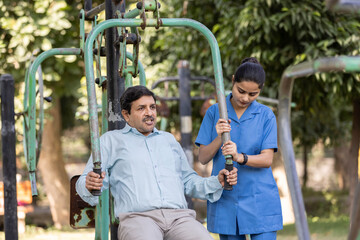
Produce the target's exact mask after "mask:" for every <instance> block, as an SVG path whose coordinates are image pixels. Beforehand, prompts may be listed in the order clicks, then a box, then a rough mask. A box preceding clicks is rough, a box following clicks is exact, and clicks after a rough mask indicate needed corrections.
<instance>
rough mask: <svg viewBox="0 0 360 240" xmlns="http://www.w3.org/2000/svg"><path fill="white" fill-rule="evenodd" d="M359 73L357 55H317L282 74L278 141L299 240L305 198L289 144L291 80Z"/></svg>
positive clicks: (303, 238) (305, 230) (304, 234)
mask: <svg viewBox="0 0 360 240" xmlns="http://www.w3.org/2000/svg"><path fill="white" fill-rule="evenodd" d="M333 71H338V72H343V71H345V72H360V57H347V56H342V57H332V58H320V59H318V60H315V61H311V62H305V63H301V64H298V65H295V66H291V67H288V68H287V69H286V70H285V72H284V73H283V75H282V78H281V81H280V87H279V106H278V110H279V126H281V127H280V128H279V141H280V148H281V153H282V155H283V158H284V165H285V172H286V177H287V182H288V185H289V189H290V194H291V199H292V205H293V209H294V213H295V219H296V220H295V226H296V230H297V234H298V237H299V239H300V240H308V239H310V233H309V227H308V224H307V219H306V212H305V207H304V201H303V197H302V193H301V187H300V183H299V178H298V176H297V172H296V166H295V153H294V148H293V145H292V137H291V125H290V113H291V95H292V90H293V85H294V81H295V79H297V78H300V77H305V76H308V75H311V74H315V73H318V72H333Z"/></svg>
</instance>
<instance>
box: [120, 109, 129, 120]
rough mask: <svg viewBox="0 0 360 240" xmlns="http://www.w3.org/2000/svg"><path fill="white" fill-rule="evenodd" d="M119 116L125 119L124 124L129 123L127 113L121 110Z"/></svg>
mask: <svg viewBox="0 0 360 240" xmlns="http://www.w3.org/2000/svg"><path fill="white" fill-rule="evenodd" d="M121 114H122V115H123V118H124V119H125V121H126V122H128V121H129V112H128V111H126V110H121Z"/></svg>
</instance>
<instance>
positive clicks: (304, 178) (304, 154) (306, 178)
mask: <svg viewBox="0 0 360 240" xmlns="http://www.w3.org/2000/svg"><path fill="white" fill-rule="evenodd" d="M303 147H304V149H303V150H304V152H303V162H304V175H303V187H306V184H307V180H308V160H309V159H308V146H307V145H305V144H304V146H303Z"/></svg>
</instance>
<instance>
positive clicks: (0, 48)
mask: <svg viewBox="0 0 360 240" xmlns="http://www.w3.org/2000/svg"><path fill="white" fill-rule="evenodd" d="M80 3H81V1H80V0H78V1H75V0H74V1H50V0H42V1H40V0H37V1H3V0H0V11H1V12H2V13H3V14H1V15H0V56H1V57H0V66H2V67H1V68H0V74H4V73H9V74H11V75H12V76H13V77H14V79H15V84H16V90H17V93H16V94H17V95H19V96H21V97H20V98H22V95H23V82H24V78H25V72H26V68H28V67H29V64H30V61H31V60H32V54H33V53H34V52H38V53H39V52H43V51H46V50H49V49H52V48H70V47H79V20H78V18H77V16H78V12H79V6H81V5H79V4H80ZM42 71H43V73H44V75H43V76H44V84H45V93H46V94H47V95H48V94H51V95H52V96H53V97H60V98H61V97H66V98H72V99H74V98H77V97H78V96H77V89H78V88H79V87H80V78H81V76H82V75H83V70H82V68H81V66H80V63H79V58H76V57H74V56H66V57H52V58H49V59H47V60H45V61H44V62H43V64H42ZM76 105H77V101H76V99H75V101H73V102H72V104H70V105H63V106H62V108H63V110H64V111H65V112H68V113H71V112H72V114H70V115H71V116H70V119H71V118H74V114H75V112H74V111H73V108H74V106H76ZM21 110H22V109H17V110H16V111H21ZM63 122H68V119H63ZM18 129H19V128H18Z"/></svg>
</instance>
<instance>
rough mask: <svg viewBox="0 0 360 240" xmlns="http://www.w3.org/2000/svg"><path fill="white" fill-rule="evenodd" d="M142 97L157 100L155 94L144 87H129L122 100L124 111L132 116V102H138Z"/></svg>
mask: <svg viewBox="0 0 360 240" xmlns="http://www.w3.org/2000/svg"><path fill="white" fill-rule="evenodd" d="M142 96H151V97H153V98H154V101H155V102H156V99H155V94H154V93H153V92H152V91H150V90H149V89H147V88H146V87H144V86H141V85H138V86H133V87H128V88H127V89H126V90H125V92H124V93H123V95H122V96H121V98H120V105H121V109H122V110H126V111H127V112H128V113H129V114H130V110H131V104H132V102H134V101H136V100H138V99H139V98H141V97H142Z"/></svg>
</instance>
